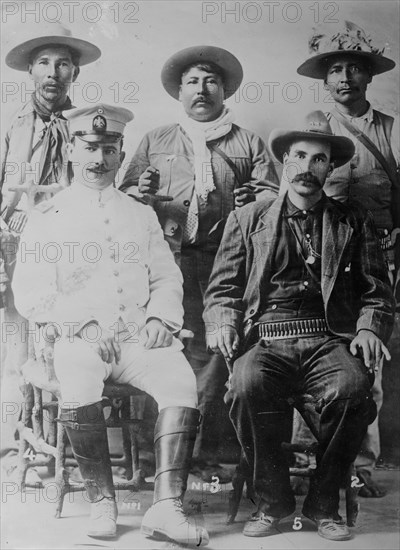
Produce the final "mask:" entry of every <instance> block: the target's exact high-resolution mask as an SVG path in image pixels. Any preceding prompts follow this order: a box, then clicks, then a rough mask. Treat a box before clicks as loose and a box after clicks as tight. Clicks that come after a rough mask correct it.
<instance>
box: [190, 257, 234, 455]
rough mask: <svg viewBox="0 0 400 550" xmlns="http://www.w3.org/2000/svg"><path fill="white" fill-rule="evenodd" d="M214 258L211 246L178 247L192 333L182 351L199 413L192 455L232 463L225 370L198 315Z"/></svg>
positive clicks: (232, 436)
mask: <svg viewBox="0 0 400 550" xmlns="http://www.w3.org/2000/svg"><path fill="white" fill-rule="evenodd" d="M214 257H215V250H214V248H213V249H210V250H207V248H206V247H186V248H183V249H182V256H181V270H182V273H183V280H184V283H183V289H184V298H183V307H184V311H185V318H184V327H185V328H187V329H190V330H192V331H193V332H194V338H193V339H192V340H190V341H189V342H188V344H187V346H186V349H185V352H184V353H185V355H186V357H187V359H188V361H189V363H190V365H191V367H192V369H193V371H194V373H195V375H196V381H197V392H198V399H199V405H198V406H199V410H200V413H201V415H202V421H201V424H200V429H199V433H198V436H197V440H196V445H195V449H194V455H193V456H194V459H195V460H196V459H197V460H200V461H202V460H204V461H208V462H209V461H211V462H231V461H232V462H236V460H237V458H238V455H239V445H238V443H237V440H236V434H235V432H234V430H233V427H232V424H231V422H230V420H229V415H228V408H227V406H226V405H225V403H224V395H225V392H226V385H225V384H226V382H227V380H228V369H227V366H226V364H225V360H224V358H223V357H222V355H216V354H214V353H211V354H210V353H208V352H207V348H206V338H205V326H204V322H203V317H202V316H203V310H204V305H203V297H204V293H205V291H206V288H207V285H208V279H209V276H210V273H211V270H212V266H213V262H214ZM221 441H223V442H224V444H223V446H222V445H220V442H221Z"/></svg>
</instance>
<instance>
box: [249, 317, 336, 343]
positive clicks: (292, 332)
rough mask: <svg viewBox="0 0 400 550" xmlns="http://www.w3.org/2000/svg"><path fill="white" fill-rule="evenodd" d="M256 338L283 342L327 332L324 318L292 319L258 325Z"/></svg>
mask: <svg viewBox="0 0 400 550" xmlns="http://www.w3.org/2000/svg"><path fill="white" fill-rule="evenodd" d="M257 326H258V337H259V338H262V339H264V340H283V339H284V338H297V337H305V336H314V335H316V334H323V333H326V332H329V329H328V325H327V324H326V321H325V319H324V318H318V319H293V320H291V321H280V322H271V323H263V322H261V323H259V324H258V325H257Z"/></svg>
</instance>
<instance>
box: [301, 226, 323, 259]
mask: <svg viewBox="0 0 400 550" xmlns="http://www.w3.org/2000/svg"><path fill="white" fill-rule="evenodd" d="M304 240H305V242H306V247H307V253H308V254H307V258H306V263H307V264H310V265H312V264H314V263H315V261H316V258H320V257H321V254H318V252H317V251H316V250H314V248H313V246H312V242H311V235H310V234H309V233H306V234H305V235H304Z"/></svg>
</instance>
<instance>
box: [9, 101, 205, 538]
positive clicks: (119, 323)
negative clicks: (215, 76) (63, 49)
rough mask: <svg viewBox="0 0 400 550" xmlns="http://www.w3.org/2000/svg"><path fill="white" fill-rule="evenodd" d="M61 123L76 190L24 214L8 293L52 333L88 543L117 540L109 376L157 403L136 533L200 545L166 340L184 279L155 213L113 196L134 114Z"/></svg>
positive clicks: (185, 412) (184, 399)
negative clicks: (151, 469) (187, 496)
mask: <svg viewBox="0 0 400 550" xmlns="http://www.w3.org/2000/svg"><path fill="white" fill-rule="evenodd" d="M65 116H66V117H67V118H68V119H69V122H70V132H71V136H72V140H71V143H70V144H69V145H68V153H69V160H70V162H72V166H73V169H74V174H75V176H74V181H73V183H72V185H71V187H69V188H68V189H66V190H64V191H62V192H61V193H59V194H58V195H57V196H55V197H54V198H53V199H51V200H49V201H47V202H44V203H41V204H40V205H39V206H38V207H37V208H36V209H35V210H34V211H33V213H32V217H31V219H30V220H29V222H28V224H27V226H26V230H25V231H24V233H23V236H22V239H21V246H20V250H19V258H18V262H17V267H16V271H15V277H14V283H13V288H14V292H15V299H16V305H17V308H18V310H19V312H20V313H21V314H22V315H23V316H24V317H26V318H28V319H29V320H31V321H35V322H36V323H38V324H41V323H47V326H46V332H47V334H48V333H49V324H51V326H52V327H53V328H54V331H55V334H56V343H55V350H54V365H55V370H56V374H57V377H58V379H59V382H60V386H61V395H62V410H61V413H60V419H59V420H60V421H61V422H63V423H64V424H65V426H66V430H67V433H68V437H69V439H70V441H71V446H72V449H73V452H74V455H75V457H76V460H77V462H78V465H79V469H80V472H81V475H82V478H83V479H84V482H85V486H86V489H87V493H88V496H89V500H90V502H91V503H92V504H91V524H90V528H89V531H88V534H89V535H90V536H95V537H96V536H97V537H112V536H114V535H115V534H116V520H117V506H116V502H115V491H114V487H113V480H112V471H111V464H110V458H109V449H108V442H107V433H106V427H105V421H104V416H103V412H102V406H101V396H102V390H103V385H104V381H105V380H107V379H110V380H112V381H113V382H116V383H122V384H132V385H133V386H135V387H137V388H139V389H141V390H144V391H145V392H147V393H148V394H150V395H151V396H152V397H153V398H154V399H155V400H156V402H157V403H158V408H159V416H158V420H157V424H156V430H155V454H156V461H157V463H156V467H157V472H156V476H155V490H154V504H153V506H152V507H151V508H150V509H149V510H148V511H147V512H146V514H145V516H144V518H143V522H142V532H143V533H144V534H146V535H148V536H162V537H168V538H170V539H173V540H175V541H177V542H179V543H183V544H196V545H200V544H203V545H205V544H207V542H208V534H207V532H206V530H205V529H204V528H202V527H200V526H196V525H194V523H191V522H190V521H189V519H188V517H187V516H186V515H185V513H184V511H183V508H182V498H183V495H184V492H185V490H186V484H187V476H188V472H189V468H190V459H191V456H192V451H193V445H194V441H195V437H196V431H197V426H198V423H199V412H198V410H197V391H196V381H195V377H194V374H193V371H192V369H191V367H190V365H189V363H188V362H187V361H186V359H185V357H184V355H183V353H182V351H181V350H182V344H181V342H180V341H179V340H178V339H177V338H176V337H175V336H174V334H176V333H178V332H179V330H180V329H181V327H182V318H183V308H182V276H181V273H180V271H179V268H178V267H177V266H176V264H175V262H174V259H173V256H172V253H171V251H170V249H169V246H168V244H167V243H166V242H165V241H164V237H163V233H162V230H161V227H160V225H159V222H158V220H157V216H156V215H155V213H154V212H153V210H152V209H151V208H150V207H149V206H146V205H143V204H141V203H139V202H135V201H132V199H131V198H130V197H128V196H127V195H126V194H125V193H122V192H120V191H118V190H116V189H115V187H114V180H115V176H116V174H117V172H118V170H119V168H120V166H121V163H122V161H123V159H124V153H123V152H122V150H121V149H122V139H123V130H124V128H125V124H126V123H127V122H129V121H130V120H132V118H133V115H132V113H131V112H130V111H128V110H127V109H123V108H118V107H113V106H109V105H96V106H91V107H88V108H85V109H75V110H73V111H70V112H68V113H66V114H65ZM49 227H51V228H52V229H51V232H49V231H48V229H46V228H49ZM32 250H33V251H35V250H36V251H37V254H35V253H33V254H32V253H30V252H31V251H32Z"/></svg>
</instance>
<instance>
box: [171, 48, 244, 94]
mask: <svg viewBox="0 0 400 550" xmlns="http://www.w3.org/2000/svg"><path fill="white" fill-rule="evenodd" d="M207 62H208V63H210V62H212V63H215V65H218V67H219V68H220V69H221V72H222V73H223V75H224V89H225V97H226V98H228V97H230V96H231V95H233V94H234V93H235V92H236V90H237V89H238V88H239V86H240V84H241V83H242V80H243V68H242V65H241V64H240V62H239V60H238V59H237V58H236V57H235V56H234V55H233V54H231V53H230V52H228V50H224V49H223V48H218V47H217V46H191V47H189V48H185V49H184V50H180V51H179V52H177V53H175V54H174V55H172V56H171V57H170V58H169V59H168V60H167V61H166V62H165V63H164V66H163V68H162V71H161V82H162V84H163V86H164V88H165V90H166V91H167V92H168V93H169V95H171V96H172V97H173V98H175V99H179V87H180V85H181V79H182V73H183V72H184V70H185V69H186V68H187V67H189V65H192V64H193V63H207Z"/></svg>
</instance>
